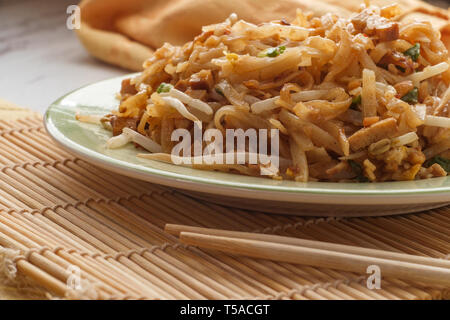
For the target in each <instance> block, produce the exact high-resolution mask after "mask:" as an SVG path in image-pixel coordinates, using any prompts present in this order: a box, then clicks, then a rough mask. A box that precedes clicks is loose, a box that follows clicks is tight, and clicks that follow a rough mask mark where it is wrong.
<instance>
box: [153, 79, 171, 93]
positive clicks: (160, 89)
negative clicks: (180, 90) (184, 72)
mask: <svg viewBox="0 0 450 320" xmlns="http://www.w3.org/2000/svg"><path fill="white" fill-rule="evenodd" d="M172 88H173V86H172V85H171V84H169V83H165V82H163V83H161V84H160V85H159V87H158V89H156V92H158V93H161V92H169V91H170V89H172Z"/></svg>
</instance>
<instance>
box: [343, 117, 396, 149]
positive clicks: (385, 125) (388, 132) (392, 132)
mask: <svg viewBox="0 0 450 320" xmlns="http://www.w3.org/2000/svg"><path fill="white" fill-rule="evenodd" d="M397 134H398V129H397V120H395V119H394V118H389V119H384V120H381V121H378V122H376V123H374V124H373V125H371V126H370V127H367V128H363V129H360V130H358V131H356V132H355V133H354V134H353V135H351V136H350V137H349V138H348V142H349V143H350V148H351V149H352V150H354V151H356V150H360V149H362V148H365V147H367V146H369V145H371V144H372V143H374V142H377V141H379V140H381V139H384V138H394V137H395V136H397Z"/></svg>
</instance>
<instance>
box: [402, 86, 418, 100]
mask: <svg viewBox="0 0 450 320" xmlns="http://www.w3.org/2000/svg"><path fill="white" fill-rule="evenodd" d="M401 99H402V100H403V101H405V102H408V103H417V102H418V101H419V100H418V99H419V89H417V88H414V89H412V90H411V91H409V92H408V93H407V94H405V95H404V96H403V97H402V98H401Z"/></svg>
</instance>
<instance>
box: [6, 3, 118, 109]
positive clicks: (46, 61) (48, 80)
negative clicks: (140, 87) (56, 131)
mask: <svg viewBox="0 0 450 320" xmlns="http://www.w3.org/2000/svg"><path fill="white" fill-rule="evenodd" d="M77 2H78V1H77V0H0V98H3V99H5V100H8V101H11V102H14V103H16V104H19V105H21V106H26V107H29V108H30V109H33V110H36V111H39V112H41V113H43V112H45V109H46V108H47V106H48V105H49V104H51V103H52V102H53V101H54V100H56V99H57V98H58V97H60V96H62V95H64V94H65V93H67V92H69V91H71V90H74V89H76V88H78V87H80V86H83V85H85V84H89V83H91V82H95V81H98V80H102V79H106V78H110V77H114V76H117V75H122V74H125V73H127V71H125V70H121V69H119V68H115V67H113V66H110V65H107V64H105V63H103V62H100V61H98V60H96V59H94V58H92V57H91V56H89V55H88V53H86V51H85V50H84V49H83V48H82V46H81V44H80V43H79V42H78V39H77V38H76V35H75V34H74V33H73V31H70V30H68V29H67V27H66V19H67V17H68V15H67V14H66V8H67V7H68V6H69V5H71V4H76V3H77Z"/></svg>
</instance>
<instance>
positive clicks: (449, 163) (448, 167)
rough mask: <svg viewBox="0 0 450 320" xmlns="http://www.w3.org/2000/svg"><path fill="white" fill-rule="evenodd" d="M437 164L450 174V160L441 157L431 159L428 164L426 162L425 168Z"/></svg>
mask: <svg viewBox="0 0 450 320" xmlns="http://www.w3.org/2000/svg"><path fill="white" fill-rule="evenodd" d="M435 163H437V164H438V165H440V166H441V167H442V169H444V170H445V171H447V172H448V173H450V159H447V158H444V157H441V156H435V157H433V158H431V159H429V160H428V161H427V162H425V167H430V166H432V165H433V164H435Z"/></svg>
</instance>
